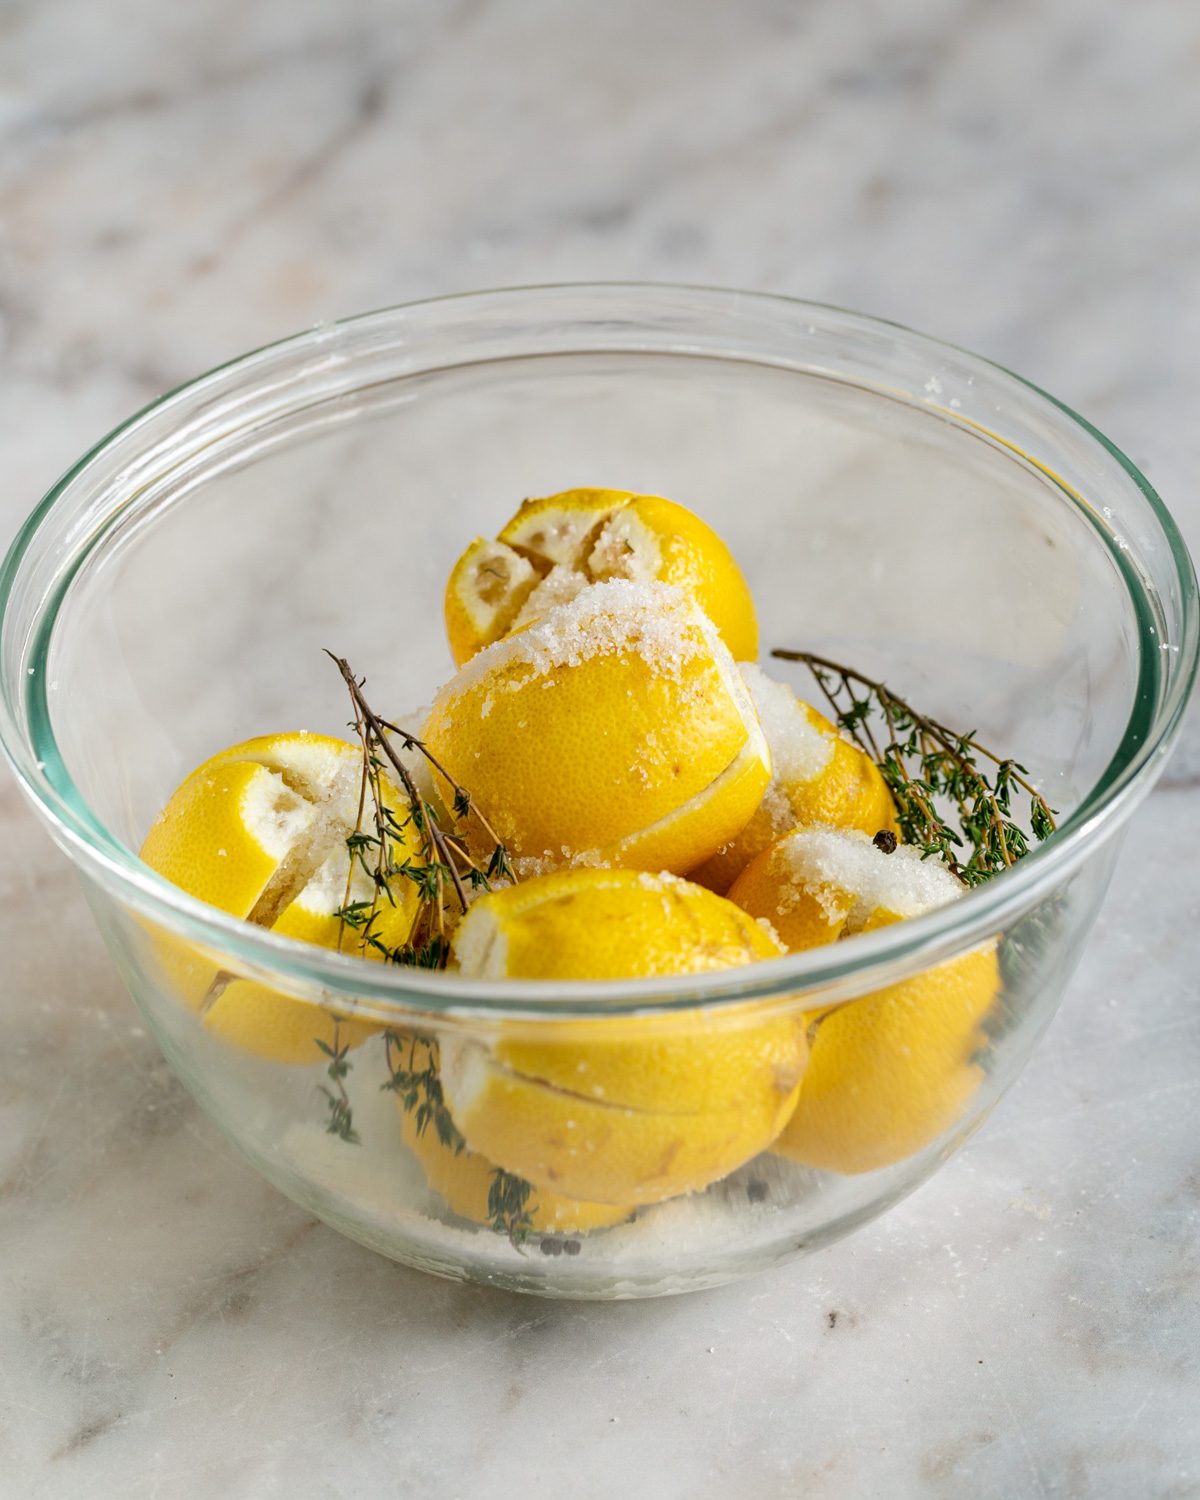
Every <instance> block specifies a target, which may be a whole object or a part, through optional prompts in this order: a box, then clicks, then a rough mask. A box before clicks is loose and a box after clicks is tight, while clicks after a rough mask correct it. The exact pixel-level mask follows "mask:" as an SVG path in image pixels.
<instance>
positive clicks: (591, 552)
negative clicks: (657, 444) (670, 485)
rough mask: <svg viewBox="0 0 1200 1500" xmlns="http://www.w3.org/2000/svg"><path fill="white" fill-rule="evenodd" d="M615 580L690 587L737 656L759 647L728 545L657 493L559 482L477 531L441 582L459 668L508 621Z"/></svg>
mask: <svg viewBox="0 0 1200 1500" xmlns="http://www.w3.org/2000/svg"><path fill="white" fill-rule="evenodd" d="M614 578H624V579H629V580H631V581H633V582H635V583H650V582H659V583H667V584H674V585H677V586H678V587H680V588H682V589H684V590H685V591H686V592H687V593H689V594H691V595H692V597H693V598H694V599H695V600H696V602H697V603H698V604H699V605H700V607H701V609H702V610H703V611H704V613H705V614H706V615H707V616H708V617H709V619H710V620H712V622H713V624H714V625H715V626H716V627H717V630H718V632H719V633H720V634H721V636H722V637H723V638H724V640H725V644H726V645H727V646H728V647H729V650H730V651H731V652H732V653H733V655H734V657H735V659H736V660H738V661H752V660H753V659H754V658H755V657H756V656H757V655H758V622H757V620H756V619H755V615H754V601H753V599H752V598H751V597H750V590H749V588H748V587H747V584H746V580H745V578H743V576H742V573H741V570H740V569H739V567H738V565H737V563H736V562H735V561H734V559H733V555H732V554H731V553H730V551H729V548H728V547H726V545H725V543H724V542H723V541H722V540H721V538H720V537H719V536H718V535H717V534H716V532H715V531H713V530H712V528H711V527H709V526H706V525H705V523H704V522H703V521H702V520H701V519H700V517H699V516H697V515H694V514H693V513H692V512H691V511H690V510H688V509H687V508H686V507H685V506H682V505H677V504H676V503H675V502H674V501H673V500H665V499H663V498H662V496H660V495H637V494H633V493H631V492H630V491H629V490H599V489H580V490H564V491H563V492H562V493H561V494H558V495H548V496H545V497H544V498H542V499H537V500H526V501H525V502H524V503H523V504H522V506H521V508H520V510H518V511H517V513H516V515H515V516H513V518H512V520H510V521H509V522H508V524H507V525H506V526H505V527H504V528H503V530H502V531H501V532H500V534H499V536H498V537H497V539H496V540H495V541H488V540H487V539H486V538H484V537H476V539H475V540H474V541H473V542H472V543H471V545H470V546H469V547H468V548H467V550H466V551H465V552H464V553H463V555H462V556H461V557H460V558H459V560H458V562H457V563H455V565H454V568H453V570H452V571H451V574H450V578H449V581H448V582H447V585H446V599H445V615H446V635H447V637H448V639H449V642H450V651H451V654H452V655H453V657H454V660H455V663H456V665H458V666H462V665H463V663H464V662H467V661H469V660H470V659H471V657H472V656H474V655H475V653H476V652H477V651H480V650H482V649H483V647H484V646H490V645H491V644H492V642H493V641H497V640H499V639H500V638H501V637H502V636H504V635H506V634H507V633H508V632H509V631H510V630H511V629H513V628H514V627H519V626H521V625H524V624H525V623H527V622H528V621H529V620H530V619H533V618H535V617H536V616H538V615H540V614H544V613H545V611H546V610H547V608H550V607H552V606H553V605H555V604H562V603H565V602H566V601H567V600H569V599H571V598H573V597H574V596H575V594H577V593H578V592H579V591H580V589H582V588H585V587H586V586H587V585H588V584H589V583H600V582H605V581H608V580H610V579H614Z"/></svg>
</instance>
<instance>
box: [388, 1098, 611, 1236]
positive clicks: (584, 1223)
mask: <svg viewBox="0 0 1200 1500" xmlns="http://www.w3.org/2000/svg"><path fill="white" fill-rule="evenodd" d="M401 1118H402V1124H401V1132H402V1134H403V1137H404V1144H405V1145H406V1146H407V1147H408V1149H409V1150H410V1151H411V1152H412V1153H413V1155H414V1156H415V1157H416V1158H417V1160H418V1161H419V1162H420V1163H421V1166H422V1168H423V1169H424V1172H425V1180H426V1182H428V1184H429V1186H430V1187H431V1188H432V1189H433V1190H434V1192H435V1193H439V1194H440V1195H441V1196H442V1197H443V1198H444V1199H445V1200H446V1203H447V1206H448V1207H449V1208H450V1210H451V1212H452V1213H456V1214H458V1216H459V1218H462V1219H470V1220H471V1221H472V1222H473V1223H475V1224H486V1223H488V1222H489V1220H490V1219H491V1214H490V1213H489V1211H488V1199H489V1195H490V1194H491V1191H492V1184H493V1182H494V1181H495V1176H496V1172H497V1170H498V1169H497V1167H496V1165H495V1163H494V1162H490V1161H488V1159H487V1157H486V1156H480V1155H479V1153H478V1152H477V1151H471V1150H469V1149H467V1148H465V1147H464V1148H463V1149H462V1150H456V1149H455V1147H454V1146H452V1145H447V1144H446V1143H445V1142H444V1141H442V1140H441V1139H440V1137H439V1136H438V1133H437V1131H436V1130H435V1129H434V1127H433V1126H432V1125H426V1127H425V1129H424V1130H419V1129H418V1127H417V1120H416V1115H415V1112H413V1111H411V1110H407V1111H402V1114H401ZM525 1211H526V1213H528V1215H529V1222H530V1226H531V1228H533V1229H534V1230H536V1231H537V1232H538V1233H540V1234H545V1233H558V1234H585V1233H586V1232H587V1231H588V1230H589V1229H607V1228H608V1227H609V1226H610V1225H612V1224H620V1223H621V1222H622V1220H624V1219H628V1218H629V1217H630V1215H631V1214H632V1213H633V1209H631V1208H625V1207H623V1206H622V1205H620V1204H614V1203H580V1202H579V1201H577V1200H576V1199H574V1198H564V1197H563V1196H562V1194H561V1193H553V1192H550V1191H549V1190H548V1189H547V1188H544V1187H540V1188H535V1189H534V1190H533V1193H532V1194H531V1196H530V1199H529V1202H528V1204H527V1205H526V1209H525Z"/></svg>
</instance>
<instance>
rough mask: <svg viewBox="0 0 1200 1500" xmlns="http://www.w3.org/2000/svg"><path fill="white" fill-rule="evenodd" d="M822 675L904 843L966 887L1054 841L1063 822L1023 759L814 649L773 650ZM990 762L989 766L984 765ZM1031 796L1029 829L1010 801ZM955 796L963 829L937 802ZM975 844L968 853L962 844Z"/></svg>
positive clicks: (818, 676) (831, 702)
mask: <svg viewBox="0 0 1200 1500" xmlns="http://www.w3.org/2000/svg"><path fill="white" fill-rule="evenodd" d="M771 655H772V656H774V657H778V658H779V659H780V660H782V661H795V662H801V663H803V665H804V666H806V667H807V668H808V669H809V671H810V672H811V673H812V674H813V677H814V678H815V679H816V681H817V684H818V686H819V687H820V689H821V691H822V693H823V694H824V696H825V699H826V701H827V702H828V704H829V706H830V708H831V710H832V712H833V715H834V718H835V720H836V722H837V723H838V725H839V726H840V727H841V728H842V729H844V730H845V732H846V733H847V734H848V735H849V736H850V737H851V739H852V740H853V741H854V742H855V744H856V745H858V747H859V749H861V750H862V751H864V752H865V753H866V754H867V755H869V756H870V758H871V759H872V760H873V761H874V762H875V764H876V765H877V766H878V767H879V771H880V774H881V775H882V777H883V779H884V781H885V782H886V783H887V786H888V790H889V791H890V792H891V794H892V800H893V801H894V802H895V804H896V821H897V822H898V823H899V825H900V831H901V833H902V834H903V836H904V841H905V843H907V844H910V845H912V846H913V847H915V848H917V849H919V850H920V851H921V853H922V854H923V855H924V856H925V857H930V856H932V855H937V856H938V857H939V858H940V859H942V860H943V862H944V863H945V864H946V866H947V867H948V868H949V869H950V870H951V871H952V872H953V874H955V875H956V876H957V877H958V879H959V880H961V881H962V883H963V884H964V885H967V886H974V885H979V884H981V883H982V882H983V881H985V880H990V879H991V878H992V876H994V875H998V874H999V873H1000V872H1001V871H1002V870H1005V869H1007V868H1009V867H1010V866H1011V865H1014V864H1016V862H1017V861H1018V860H1019V859H1023V858H1024V857H1025V855H1027V854H1028V853H1029V849H1030V843H1029V839H1030V835H1032V836H1033V838H1034V839H1036V840H1038V841H1039V842H1040V841H1041V840H1044V839H1047V838H1049V837H1050V835H1051V834H1052V833H1053V832H1054V831H1055V828H1056V827H1057V824H1056V823H1055V821H1054V813H1053V810H1052V809H1051V808H1050V806H1049V804H1048V803H1047V802H1046V799H1045V798H1044V797H1043V796H1042V794H1041V793H1040V792H1039V791H1038V790H1037V788H1036V787H1035V786H1034V785H1033V784H1032V782H1030V780H1029V773H1028V771H1027V770H1026V768H1025V767H1024V766H1023V765H1021V764H1020V762H1018V761H1015V760H1012V759H1011V758H1007V757H1002V756H999V755H997V754H995V752H994V751H992V750H989V749H988V748H987V746H986V745H982V744H980V742H979V741H978V740H977V739H976V738H975V734H974V732H973V731H972V732H971V733H969V734H959V733H956V732H955V731H954V730H952V729H948V728H947V727H946V726H945V725H944V724H941V723H939V722H938V720H936V719H932V718H930V717H929V716H928V715H927V714H921V713H918V712H917V711H916V710H915V709H914V708H913V707H912V706H911V705H910V704H908V703H906V702H905V701H904V699H903V698H901V697H899V696H898V695H897V694H896V693H893V692H892V690H891V689H890V688H889V687H887V686H886V685H885V684H884V683H882V682H877V681H875V679H873V678H871V677H866V676H864V675H863V674H862V673H861V672H858V671H856V670H855V669H854V668H852V667H846V666H843V665H842V664H841V663H840V662H835V661H830V659H829V658H828V657H825V656H817V655H816V654H815V653H813V652H811V651H788V650H782V649H780V650H775V651H772V652H771ZM982 762H986V763H988V764H989V765H990V766H991V767H992V769H991V771H990V772H989V771H988V770H986V769H985V768H984V766H983V764H981V763H982ZM1017 795H1021V796H1023V797H1024V798H1026V799H1027V802H1028V807H1027V826H1023V825H1022V823H1019V822H1018V821H1017V820H1016V816H1015V814H1014V809H1013V800H1014V797H1015V796H1017ZM939 803H940V804H941V805H943V806H944V805H945V804H946V803H949V804H950V806H951V807H952V808H953V809H954V817H955V820H956V822H957V825H958V826H957V827H955V826H954V823H953V822H951V821H950V819H948V818H947V817H945V816H943V814H942V812H941V811H940V809H939ZM968 847H969V849H970V853H969V854H967V857H966V858H965V859H963V858H960V856H959V854H958V853H957V852H956V851H963V852H964V853H965V852H966V850H967V849H968Z"/></svg>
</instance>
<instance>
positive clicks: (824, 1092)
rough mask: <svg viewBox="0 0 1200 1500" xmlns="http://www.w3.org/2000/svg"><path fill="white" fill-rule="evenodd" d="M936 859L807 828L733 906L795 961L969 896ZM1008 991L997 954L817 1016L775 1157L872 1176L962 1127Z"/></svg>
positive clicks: (765, 862) (736, 888)
mask: <svg viewBox="0 0 1200 1500" xmlns="http://www.w3.org/2000/svg"><path fill="white" fill-rule="evenodd" d="M962 889H963V888H962V886H961V885H960V884H959V882H958V881H957V880H956V879H955V877H954V876H953V875H952V874H951V873H950V872H949V871H948V870H947V869H946V868H945V866H944V865H942V864H941V863H940V862H938V861H937V860H935V859H928V860H922V859H921V857H920V855H919V853H918V852H917V851H916V850H915V849H910V848H905V847H904V846H903V845H902V846H900V847H899V848H897V849H895V850H894V852H892V853H891V854H887V853H885V852H883V850H881V849H878V848H876V846H875V845H874V843H873V842H872V841H871V840H870V839H869V838H867V836H866V835H865V834H863V833H857V832H853V831H846V830H839V829H829V828H808V829H800V830H797V831H796V832H795V833H792V834H790V835H789V836H788V837H786V838H784V839H782V840H781V841H780V842H779V843H778V844H776V845H775V846H774V847H773V848H772V849H770V850H768V851H767V852H765V853H764V854H761V855H759V856H758V857H757V858H756V859H755V860H753V861H752V862H751V863H750V864H749V865H748V866H747V868H746V869H745V870H744V871H743V873H742V874H741V876H739V878H738V879H737V880H736V881H735V882H734V884H733V886H732V888H731V889H730V892H729V899H730V900H731V901H734V902H737V903H738V904H739V905H740V906H742V907H744V908H745V910H746V911H747V912H750V913H752V914H754V915H755V916H759V917H762V918H764V919H767V920H769V921H770V922H771V923H772V925H773V926H774V927H775V929H776V931H777V932H778V933H779V935H780V937H781V938H782V939H783V941H784V942H785V943H786V944H787V946H788V947H789V948H790V949H791V950H792V951H797V950H799V949H804V948H812V947H815V946H818V945H820V944H822V943H831V942H835V941H838V940H839V939H843V938H847V937H852V936H854V935H855V934H857V933H864V932H872V931H875V930H876V929H878V928H880V927H884V926H887V925H888V924H890V923H893V922H898V921H902V920H904V919H905V918H908V917H914V916H919V915H920V914H921V913H923V912H927V911H932V910H933V909H934V908H935V907H938V906H943V905H945V904H946V903H947V902H949V901H953V900H956V899H957V898H958V896H960V895H961V894H962ZM999 989H1000V971H999V965H998V963H997V960H996V951H995V945H994V944H989V945H988V946H987V947H984V948H979V949H976V950H975V951H973V952H971V953H967V954H965V955H964V956H962V957H961V958H956V959H952V960H950V961H949V962H948V963H943V964H938V965H936V966H935V967H933V968H930V969H927V970H925V971H924V973H921V974H916V975H914V976H913V977H912V978H911V979H906V980H903V981H902V982H901V983H899V984H894V985H890V986H888V987H887V988H886V989H881V990H876V991H874V992H873V993H871V994H869V995H866V996H864V997H863V998H862V999H860V1000H852V1001H850V1002H848V1003H846V1004H844V1005H841V1006H838V1007H835V1008H833V1009H829V1010H826V1011H824V1012H814V1013H812V1014H811V1015H810V1017H809V1021H810V1024H811V1032H810V1046H811V1053H810V1057H809V1064H808V1068H807V1069H806V1071H805V1074H804V1081H803V1084H802V1086H801V1089H800V1098H799V1100H798V1102H797V1105H796V1109H795V1112H794V1114H793V1115H792V1117H791V1119H790V1120H789V1121H788V1124H787V1126H786V1128H785V1129H784V1131H783V1133H782V1134H781V1136H780V1137H779V1139H778V1141H776V1142H775V1145H774V1146H773V1147H772V1149H773V1150H774V1151H777V1152H779V1153H780V1154H782V1155H784V1156H788V1157H791V1158H792V1160H794V1161H798V1162H802V1163H803V1164H804V1165H806V1166H811V1167H819V1168H822V1169H824V1170H826V1171H831V1172H843V1173H855V1172H869V1171H873V1170H874V1169H876V1168H878V1167H885V1166H889V1165H891V1164H892V1163H893V1162H896V1161H900V1160H902V1159H903V1158H904V1157H906V1156H911V1155H912V1154H913V1153H914V1152H916V1151H919V1150H921V1149H922V1147H924V1146H927V1145H929V1143H930V1142H931V1141H933V1140H935V1139H936V1138H937V1137H938V1136H939V1135H941V1134H942V1133H943V1132H944V1131H946V1130H948V1129H949V1128H950V1127H951V1126H952V1125H954V1124H955V1122H956V1121H957V1120H959V1119H960V1118H961V1116H962V1114H963V1111H964V1110H965V1108H966V1106H967V1104H968V1103H969V1101H970V1099H971V1098H972V1096H973V1095H974V1093H975V1091H976V1090H977V1089H978V1087H979V1085H980V1083H981V1082H982V1080H983V1076H984V1075H983V1069H982V1068H981V1067H980V1066H979V1063H978V1061H977V1058H978V1056H979V1054H980V1053H981V1052H982V1050H983V1048H984V1046H985V1044H986V1037H985V1034H984V1032H983V1029H982V1026H983V1022H984V1020H985V1018H986V1016H987V1015H988V1012H989V1011H990V1010H991V1009H992V1006H993V1004H994V1003H995V1000H996V997H997V995H998V993H999Z"/></svg>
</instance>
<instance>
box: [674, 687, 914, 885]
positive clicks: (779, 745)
mask: <svg viewBox="0 0 1200 1500" xmlns="http://www.w3.org/2000/svg"><path fill="white" fill-rule="evenodd" d="M741 671H742V676H743V677H744V679H745V682H746V686H747V687H748V689H749V690H750V695H751V697H752V698H753V700H754V707H755V710H756V711H757V713H758V717H759V722H760V723H761V724H762V727H763V733H764V734H765V735H766V737H767V743H768V745H769V746H770V749H771V763H772V767H773V770H772V775H771V783H770V785H769V786H768V787H767V790H766V792H765V794H764V796H763V799H762V802H761V803H760V804H759V806H758V808H757V809H756V810H755V812H754V815H753V816H752V817H751V818H750V820H749V822H748V823H747V824H746V826H745V827H744V828H743V829H742V830H741V831H740V832H739V833H738V834H737V835H736V837H734V838H733V839H731V840H730V841H729V843H727V844H726V845H724V846H723V847H722V848H721V849H719V850H718V851H717V852H716V853H715V854H714V855H713V856H712V858H711V859H708V860H706V861H705V863H704V864H702V865H701V866H700V867H699V869H696V870H692V871H691V872H690V875H689V878H690V879H692V880H695V881H696V882H697V883H698V884H700V885H706V886H708V888H709V889H710V890H714V891H720V892H727V891H728V890H729V887H730V886H731V885H732V884H733V882H734V880H736V879H737V877H738V875H739V874H740V873H741V872H742V870H744V869H745V867H746V865H747V864H749V862H750V861H751V860H752V859H753V858H754V857H755V855H757V854H761V853H762V851H763V850H764V849H767V848H769V847H770V845H771V844H773V843H774V842H775V841H776V839H778V838H780V837H781V836H782V835H783V834H785V833H790V832H791V830H792V829H793V828H797V827H801V826H804V825H808V824H824V825H827V826H829V827H835V828H857V829H859V830H860V831H862V832H863V833H869V834H876V833H878V832H880V830H882V829H886V830H887V831H888V832H890V833H898V832H899V828H898V825H897V823H896V809H895V806H894V804H893V802H892V797H891V793H890V792H889V791H888V788H887V783H886V782H885V781H884V779H883V777H882V776H881V775H880V773H879V768H878V766H876V764H875V762H874V761H873V760H872V759H871V758H870V756H869V755H867V754H865V753H864V752H863V751H862V750H860V749H859V748H858V746H857V745H852V744H850V742H849V741H848V740H846V739H844V738H843V737H842V735H841V734H840V733H839V732H838V730H837V728H836V726H835V725H833V724H831V723H830V722H829V720H828V719H827V718H825V716H824V715H823V714H820V713H818V712H817V710H816V709H815V708H812V707H811V706H810V705H809V704H807V703H804V702H802V701H801V699H799V698H797V697H796V695H795V693H793V692H792V690H791V688H790V687H788V686H787V684H786V683H782V682H776V681H775V680H774V679H773V678H771V677H768V676H767V674H766V673H765V672H764V671H763V670H762V669H761V668H760V667H757V666H754V665H753V664H752V663H749V662H743V663H742V667H741Z"/></svg>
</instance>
